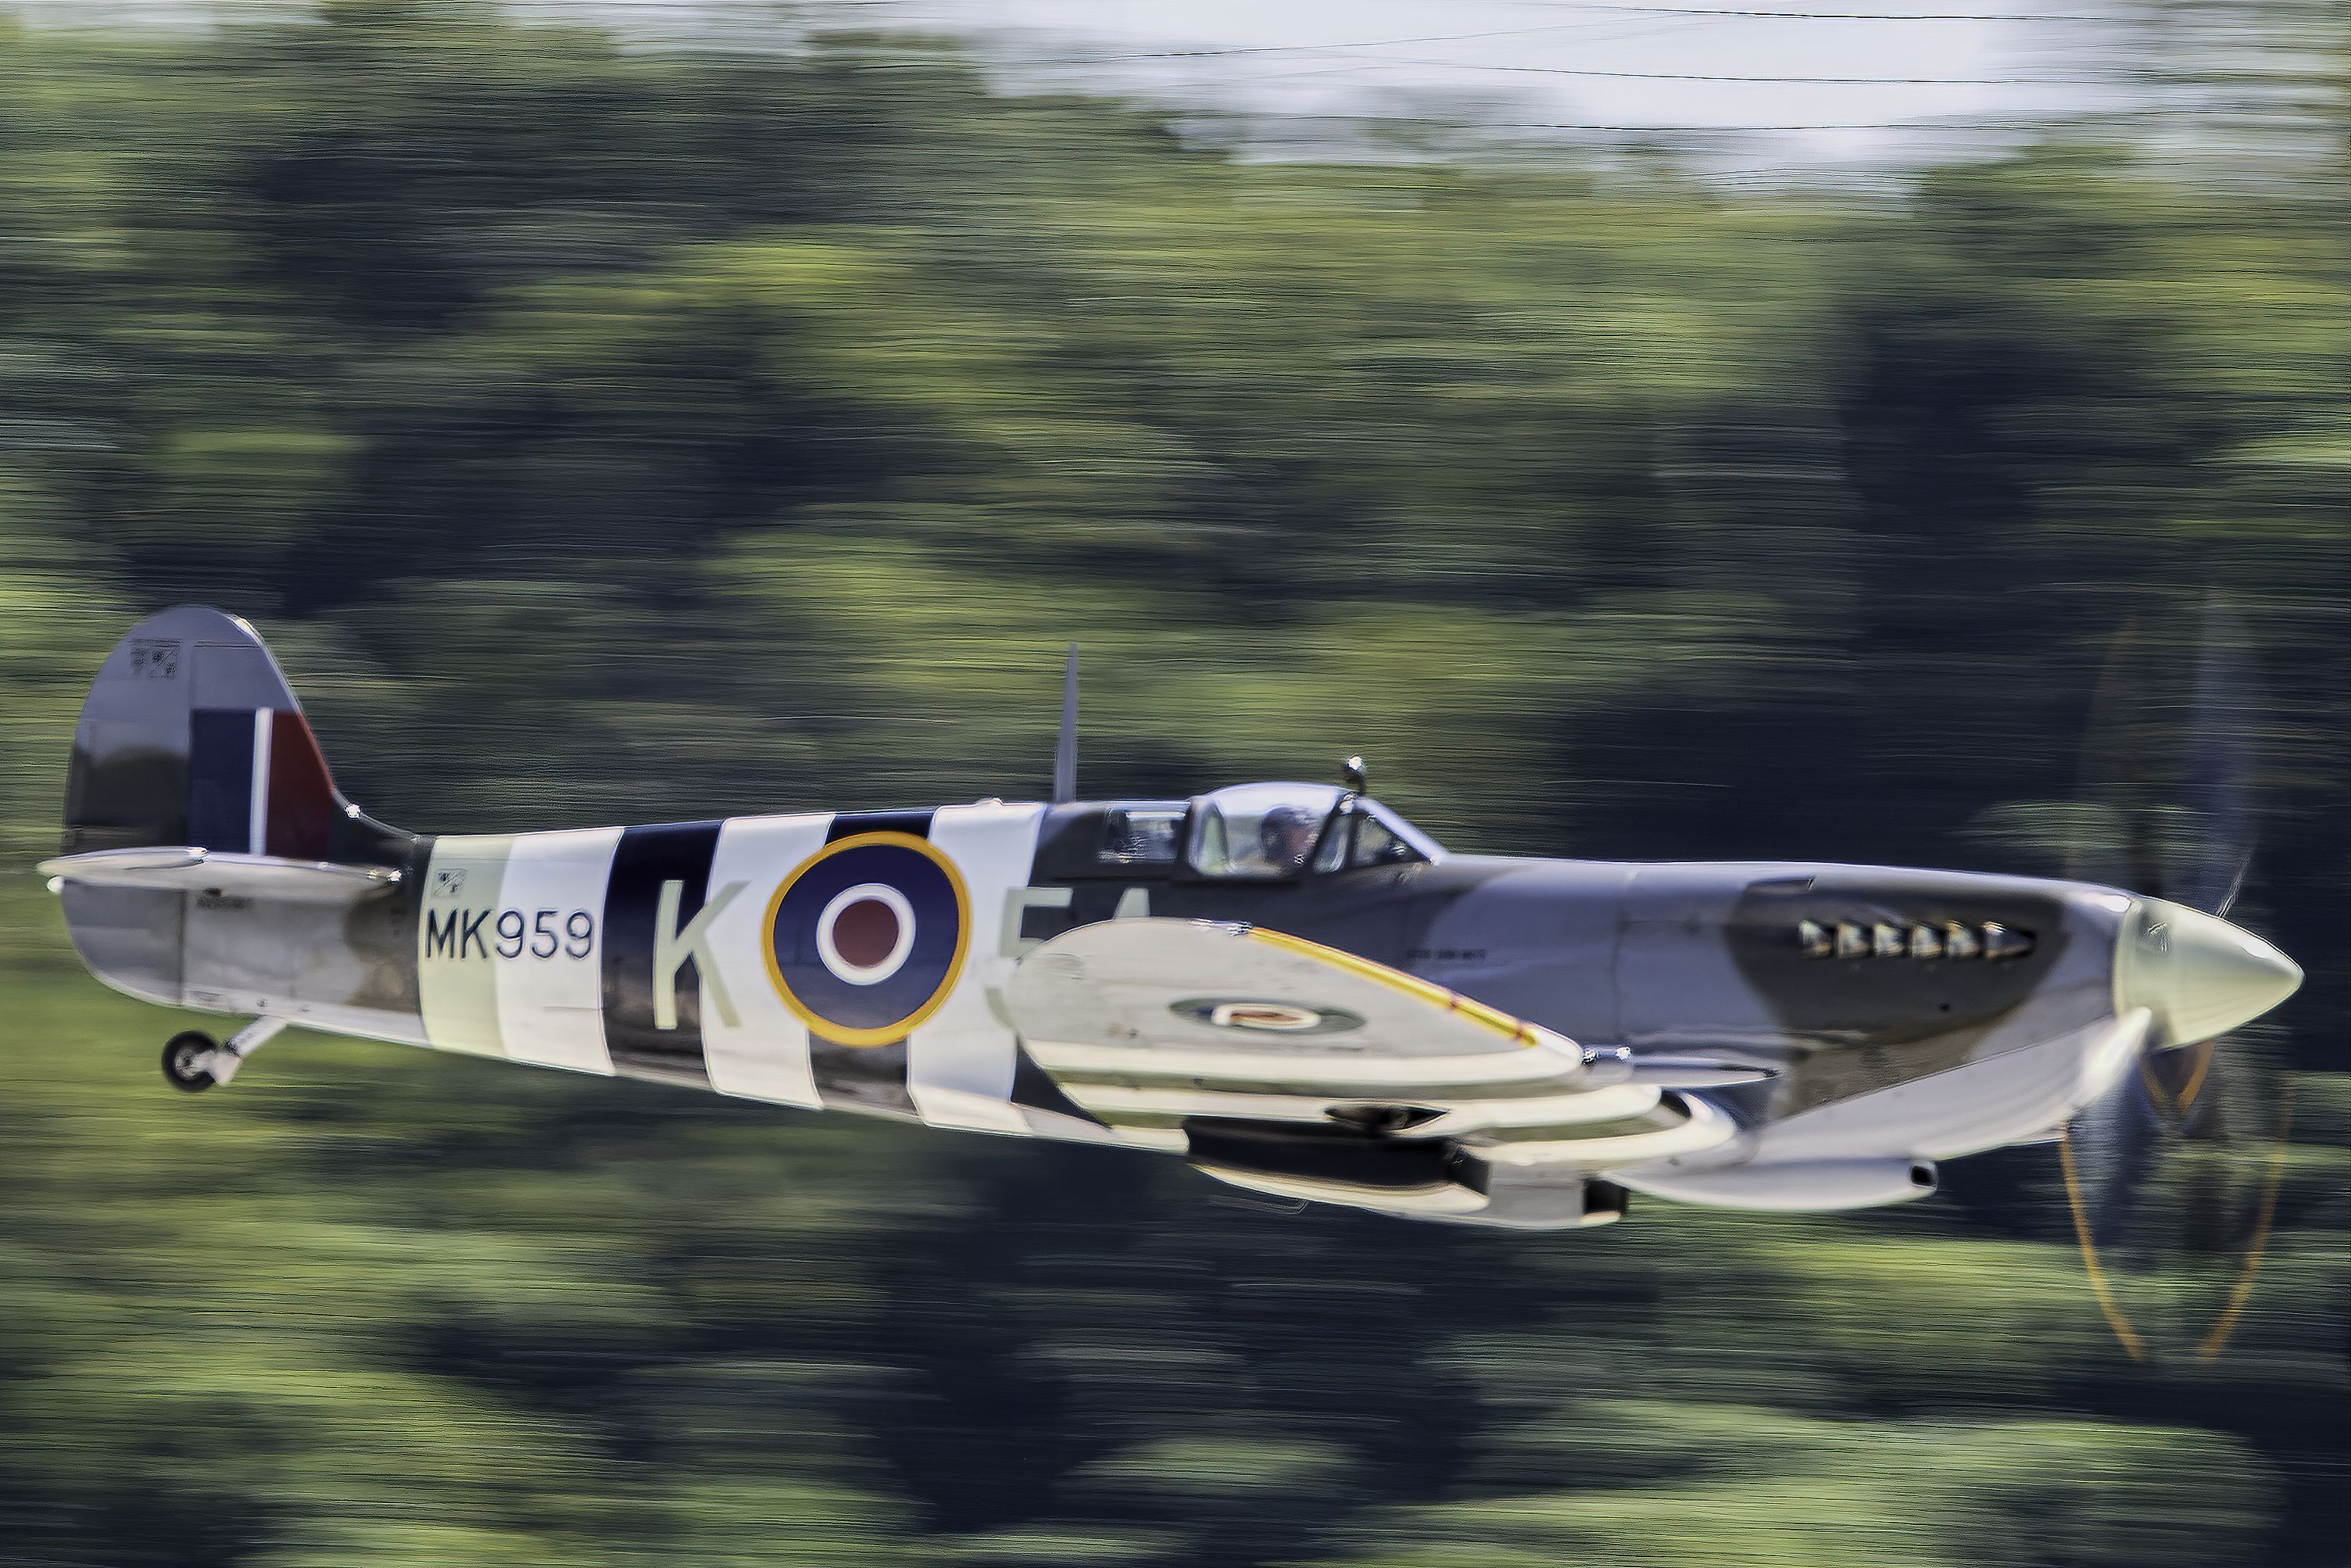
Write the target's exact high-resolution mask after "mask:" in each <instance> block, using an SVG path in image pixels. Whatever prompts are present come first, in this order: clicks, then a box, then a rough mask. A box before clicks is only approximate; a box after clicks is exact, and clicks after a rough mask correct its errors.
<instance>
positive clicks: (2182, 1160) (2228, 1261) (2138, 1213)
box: [2058, 601, 2300, 1361]
mask: <svg viewBox="0 0 2351 1568" xmlns="http://www.w3.org/2000/svg"><path fill="white" fill-rule="evenodd" d="M2182 653H2185V650H2180V649H2167V648H2165V647H2162V646H2160V645H2158V644H2155V643H2150V642H2149V641H2147V640H2146V639H2145V638H2143V637H2142V635H2141V634H2140V633H2139V632H2138V631H2137V628H2136V627H2135V626H2126V627H2125V628H2124V630H2123V631H2122V632H2120V633H2119V634H2118V635H2117V636H2116V639H2115V642H2114V644H2113V646H2112V647H2111V648H2110V649H2109V651H2108V655H2107V660H2106V666H2105V673H2104V674H2103V676H2102V677H2101V679H2100V682H2099V690H2098V693H2097V695H2096V697H2095V701H2094V705H2093V709H2092V722H2091V724H2090V727H2089V737H2088V740H2087V742H2086V745H2085V753H2086V755H2085V767H2084V788H2083V793H2084V803H2083V810H2081V811H2080V813H2078V816H2077V822H2078V824H2079V826H2078V828H2077V831H2076V834H2075V838H2074V846H2073V852H2072V854H2071V855H2070V856H2069V863H2068V868H2067V869H2068V873H2069V874H2070V875H2072V876H2073V877H2074V878H2075V879H2076V880H2082V881H2095V882H2107V883H2113V884H2115V885H2118V886H2123V887H2127V888H2129V889H2131V890H2132V891H2134V892H2137V893H2139V894H2147V895H2151V896H2152V897H2153V898H2158V899H2162V900H2166V901H2168V904H2169V905H2170V907H2166V906H2165V905H2162V904H2147V905H2146V906H2145V913H2144V914H2143V915H2140V916H2139V919H2140V920H2141V922H2142V925H2143V928H2142V929H2141V930H2140V931H2138V932H2135V933H2133V934H2131V935H2130V936H2126V939H2125V942H2126V949H2127V950H2126V951H2125V952H2122V953H2118V954H2117V958H2116V962H2117V965H2118V966H2122V965H2126V964H2127V965H2135V966H2137V967H2136V969H2135V970H2126V975H2125V977H2124V978H2121V979H2118V982H2117V988H2118V990H2129V991H2131V992H2132V993H2133V994H2134V996H2135V997H2137V996H2142V995H2143V998H2144V999H2145V1001H2146V1002H2147V1005H2149V1006H2150V1008H2151V1009H2152V1011H2153V1012H2154V1015H2155V1019H2156V1021H2155V1025H2154V1027H2153V1028H2151V1029H2150V1030H2149V1031H2148V1036H2147V1045H2146V1047H2145V1048H2144V1050H2143V1051H2142V1052H2141V1055H2140V1058H2139V1061H2138V1063H2137V1067H2136V1069H2135V1070H2134V1071H2130V1072H2127V1073H2126V1074H2125V1075H2124V1076H2123V1077H2122V1078H2121V1079H2120V1080H2119V1081H2117V1082H2116V1084H2115V1086H2114V1087H2113V1088H2112V1089H2111V1090H2109V1091H2108V1092H2106V1093H2105V1095H2104V1096H2103V1097H2102V1098H2100V1099H2099V1100H2097V1101H2095V1102H2094V1103H2091V1104H2089V1105H2087V1106H2085V1107H2084V1108H2083V1110H2082V1111H2081V1112H2080V1113H2079V1114H2078V1115H2077V1116H2076V1117H2075V1119H2074V1122H2073V1123H2072V1124H2070V1125H2069V1126H2068V1127H2067V1128H2066V1129H2065V1131H2064V1136H2063V1137H2062V1139H2061V1140H2060V1142H2059V1145H2058V1155H2059V1159H2060V1162H2061V1166H2062V1169H2063V1174H2064V1185H2065V1194H2066V1199H2067V1203H2068V1205H2069V1207H2071V1209H2072V1211H2073V1219H2074V1237H2075V1239H2076V1240H2077V1241H2078V1243H2079V1244H2080V1246H2081V1249H2082V1256H2083V1261H2084V1264H2085V1268H2086V1270H2087V1271H2088V1275H2089V1281H2090V1286H2091V1290H2092V1291H2093V1293H2094V1294H2095V1296H2096V1298H2097V1301H2098V1305H2099V1308H2100V1310H2101V1311H2102V1312H2104V1313H2105V1318H2106V1321H2107V1323H2108V1324H2109V1325H2110V1326H2111V1327H2112V1328H2113V1330H2114V1332H2115V1337H2116V1339H2117V1340H2118V1341H2120V1342H2121V1343H2122V1346H2123V1348H2124V1349H2125V1350H2126V1351H2127V1352H2128V1353H2129V1354H2130V1355H2131V1356H2132V1357H2133V1358H2134V1359H2135V1360H2141V1361H2144V1360H2148V1359H2150V1358H2152V1357H2153V1356H2154V1355H2156V1354H2158V1353H2159V1352H2161V1351H2165V1350H2168V1349H2171V1348H2174V1346H2175V1345H2176V1344H2178V1343H2183V1342H2184V1340H2185V1339H2186V1337H2187V1336H2186V1335H2183V1334H2181V1333H2178V1332H2177V1331H2176V1330H2174V1331H2172V1332H2166V1331H2165V1327H2164V1324H2165V1320H2167V1319H2168V1318H2169V1317H2171V1316H2173V1315H2176V1313H2177V1312H2178V1309H2179V1306H2180V1304H2181V1303H2182V1301H2184V1300H2186V1299H2187V1298H2188V1297H2189V1296H2191V1295H2193V1294H2195V1293H2196V1292H2195V1291H2193V1289H2192V1286H2193V1284H2194V1282H2195V1281H2193V1280H2190V1279H2189V1278H2187V1277H2188V1276H2191V1275H2195V1274H2198V1273H2199V1272H2200V1273H2203V1274H2206V1275H2210V1276H2212V1277H2214V1278H2216V1279H2217V1278H2223V1277H2224V1278H2226V1279H2227V1281H2228V1283H2227V1285H2226V1287H2225V1291H2223V1293H2222V1294H2221V1295H2220V1297H2219V1298H2218V1299H2219V1301H2220V1306H2219V1307H2218V1308H2217V1309H2216V1310H2214V1311H2213V1312H2212V1313H2211V1314H2210V1322H2209V1324H2207V1325H2206V1326H2205V1327H2204V1328H2203V1329H2202V1332H2201V1333H2197V1334H2195V1349H2196V1353H2197V1354H2199V1356H2203V1357H2207V1358H2209V1357H2210V1356H2212V1355H2215V1354H2219V1352H2220V1349H2221V1347H2222V1346H2223V1345H2224V1344H2226V1343H2227V1342H2228V1338H2229V1335H2230V1333H2231V1331H2232V1330H2233V1329H2234V1326H2235V1324H2236V1322H2237V1319H2238V1317H2239V1316H2240V1315H2241V1312H2243V1309H2244V1307H2245V1304H2246V1302H2247V1301H2248V1300H2250V1298H2251V1294H2252V1285H2253V1281H2254V1279H2255V1277H2256V1275H2257V1274H2258V1272H2259V1270H2260V1267H2261V1260H2262V1251H2263V1249H2265V1247H2266V1245H2267V1242H2268V1238H2269V1233H2270V1228H2271V1225H2272V1221H2273V1218H2274V1217H2275V1213H2276V1206H2277V1194H2278V1186H2279V1180H2280V1177H2281V1176H2282V1174H2283V1153H2284V1148H2285V1142H2286V1136H2287V1133H2288V1131H2289V1130H2290V1126H2291V1115H2292V1108H2291V1103H2290V1100H2289V1099H2288V1098H2287V1097H2286V1096H2285V1095H2284V1094H2283V1092H2281V1091H2280V1088H2279V1086H2278V1081H2277V1079H2276V1076H2275V1075H2274V1074H2273V1073H2271V1072H2270V1071H2266V1069H2265V1067H2264V1064H2263V1063H2262V1061H2261V1060H2260V1054H2259V1052H2258V1051H2256V1050H2255V1049H2254V1048H2253V1044H2252V1041H2251V1040H2246V1039H2244V1038H2242V1037H2241V1036H2240V1037H2236V1038H2231V1037H2230V1036H2229V1035H2227V1034H2226V1033H2224V1032H2220V1031H2221V1030H2226V1029H2227V1028H2229V1027H2231V1026H2232V1023H2233V1021H2234V1020H2236V1019H2244V1018H2247V1017H2250V1016H2255V1015H2257V1014H2258V1013H2260V1012H2262V1011H2266V1010H2267V1009H2268V1008H2269V1007H2272V1006H2274V1005H2275V1004H2276V1002H2277V1001H2279V1000H2282V999H2283V997H2284V995H2286V994H2288V993H2290V992H2291V990H2292V989H2293V988H2294V985H2295V984H2298V983H2299V980H2300V971H2299V970H2296V969H2295V968H2294V966H2293V965H2292V963H2291V962H2290V961H2289V960H2287V959H2286V958H2285V957H2284V956H2283V954H2279V953H2277V951H2276V950H2275V949H2274V948H2272V947H2270V946H2268V945H2267V944H2266V943H2262V942H2261V941H2260V940H2259V939H2258V938H2254V937H2250V936H2247V935H2246V934H2245V933H2243V932H2241V931H2238V930H2236V929H2235V928H2234V927H2232V926H2230V925H2224V924H2222V923H2221V922H2220V920H2218V919H2217V918H2205V916H2215V917H2217V916H2220V915H2223V914H2225V913H2226V912H2227V911H2228V910H2229V909H2230V908H2231V906H2233V905H2234V904H2235V903H2236V901H2237V897H2238V894H2239V893H2240V892H2241V889H2242V886H2243V883H2244V879H2245V873H2246V869H2247V867H2248V866H2249V865H2250V864H2251V862H2252V852H2253V828H2254V812H2253V810H2252V775H2253V768H2254V754H2253V752H2254V747H2253V740H2254V733H2255V731H2254V725H2255V716H2256V709H2257V706H2258V703H2257V693H2256V691H2255V687H2254V683H2253V680H2252V670H2251V667H2250V662H2249V660H2248V658H2247V655H2246V652H2245V640H2244V635H2243V631H2242V628H2241V626H2240V624H2239V623H2238V622H2237V620H2236V618H2235V617H2234V616H2233V615H2231V614H2230V613H2229V612H2228V611H2227V610H2226V609H2224V608H2223V607H2221V606H2220V604H2219V603H2218V602H2217V601H2215V602H2212V603H2210V604H2208V605H2207V607H2206V610H2205V613H2204V618H2203V635H2202V638H2201V641H2200V643H2199V645H2198V646H2197V648H2196V650H2195V660H2194V673H2193V675H2192V677H2191V676H2189V674H2188V671H2187V669H2186V668H2185V667H2184V665H2183V664H2182V663H2181V661H2180V659H2179V657H2178V656H2177V655H2179V654H2182ZM2167 655H2172V656H2169V657H2168V656H2167ZM2174 693H2185V694H2186V695H2187V696H2188V702H2187V704H2186V706H2185V708H2184V710H2183V709H2182V708H2181V707H2180V706H2179V705H2178V703H2177V702H2176V701H2174V700H2172V694H2174ZM2216 1288H2218V1287H2217V1286H2216ZM2199 1315H2200V1314H2199Z"/></svg>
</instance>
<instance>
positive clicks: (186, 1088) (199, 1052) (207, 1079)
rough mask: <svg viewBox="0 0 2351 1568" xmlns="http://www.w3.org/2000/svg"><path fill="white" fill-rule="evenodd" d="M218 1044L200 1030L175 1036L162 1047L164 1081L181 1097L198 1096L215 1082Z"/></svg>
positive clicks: (188, 1031)
mask: <svg viewBox="0 0 2351 1568" xmlns="http://www.w3.org/2000/svg"><path fill="white" fill-rule="evenodd" d="M219 1049H220V1045H219V1042H218V1041H216V1040H214V1039H213V1037H212V1036H210V1035H208V1034H205V1033H204V1032H203V1031H202V1030H193V1029H192V1030H187V1031H186V1032H185V1033H183V1034H175V1035H173V1036H172V1038H171V1039H170V1040H166V1041H165V1042H164V1043H163V1079H164V1082H168V1083H169V1084H171V1086H172V1088H174V1089H177V1090H178V1091H179V1092H181V1093H183V1094H200V1093H202V1092H204V1091H205V1090H207V1089H209V1088H211V1087H212V1086H213V1085H214V1083H215V1082H218V1080H216V1079H214V1077H213V1074H212V1065H211V1064H212V1060H213V1052H214V1051H218V1050H219Z"/></svg>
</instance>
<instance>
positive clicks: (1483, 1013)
mask: <svg viewBox="0 0 2351 1568" xmlns="http://www.w3.org/2000/svg"><path fill="white" fill-rule="evenodd" d="M1244 935H1246V936H1248V937H1249V939H1250V940H1251V941H1253V942H1262V943H1264V944H1265V945H1266V946H1269V947H1279V948H1280V949H1281V950H1282V951H1283V952H1285V953H1295V954H1297V955H1298V956H1300V957H1301V958H1313V959H1316V960H1318V961H1320V962H1322V963H1325V964H1328V965H1330V966H1332V967H1333V968H1339V969H1344V970H1346V971H1347V972H1348V973H1349V974H1351V975H1358V976H1361V977H1363V978H1364V979H1366V980H1372V981H1375V982H1377V983H1378V984H1380V985H1383V986H1385V987H1386V988H1388V989H1390V990H1392V991H1401V992H1403V993H1404V994H1405V996H1408V997H1411V998H1414V999H1415V1000H1416V1001H1420V1002H1425V1003H1426V1004H1427V1005H1429V1006H1430V1007H1433V1008H1438V1009H1443V1010H1444V1011H1446V1012H1449V1013H1455V1014H1458V1015H1459V1016H1460V1017H1462V1018H1464V1019H1468V1021H1469V1022H1471V1023H1474V1024H1476V1025H1478V1026H1479V1028H1481V1029H1486V1030H1492V1031H1493V1032H1494V1033H1496V1034H1499V1035H1500V1036H1501V1037H1502V1038H1504V1039H1505V1040H1514V1041H1516V1042H1517V1043H1518V1044H1520V1045H1522V1046H1532V1045H1534V1044H1535V1043H1536V1037H1535V1031H1534V1029H1533V1027H1532V1026H1531V1025H1530V1024H1526V1023H1523V1022H1521V1021H1520V1020H1519V1019H1514V1018H1512V1017H1511V1016H1510V1014H1508V1013H1506V1012H1501V1011H1499V1010H1497V1009H1493V1008H1489V1007H1488V1006H1487V1005H1486V1004H1485V1003H1483V1002H1479V1001H1472V1000H1471V999H1470V998H1468V997H1465V996H1463V995H1461V994H1460V993H1459V992H1458V991H1448V990H1447V989H1446V988H1444V987H1443V986H1439V985H1435V984H1433V983H1431V982H1429V981H1427V980H1424V979H1421V978H1420V977H1417V976H1415V975H1407V974H1405V972H1404V971H1402V970H1401V969H1391V968H1389V967H1387V966H1386V965H1385V964H1375V963H1374V962H1373V961H1372V960H1371V959H1369V958H1359V957H1357V956H1355V955H1354V954H1353V953H1347V952H1343V951H1341V950H1340V949H1339V948H1336V947H1325V946H1322V943H1320V942H1309V941H1307V940H1306V938H1304V937H1303V936H1290V935H1289V934H1288V933H1287V932H1281V931H1268V930H1267V929H1266V928H1265V927H1263V926H1262V925H1253V926H1251V927H1249V930H1248V931H1247V932H1246V933H1244Z"/></svg>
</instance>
